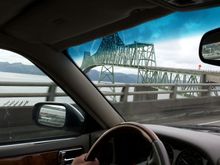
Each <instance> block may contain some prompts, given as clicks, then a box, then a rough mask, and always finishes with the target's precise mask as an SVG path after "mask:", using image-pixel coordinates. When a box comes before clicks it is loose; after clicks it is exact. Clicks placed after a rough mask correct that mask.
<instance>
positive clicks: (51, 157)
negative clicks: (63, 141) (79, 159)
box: [0, 151, 58, 165]
mask: <svg viewBox="0 0 220 165" xmlns="http://www.w3.org/2000/svg"><path fill="white" fill-rule="evenodd" d="M0 164H2V165H3V164H4V165H30V164H31V165H39V164H40V165H49V164H53V165H58V152H57V151H51V152H44V153H37V154H33V155H24V156H19V157H14V158H5V159H0Z"/></svg>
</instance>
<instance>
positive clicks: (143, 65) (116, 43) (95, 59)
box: [81, 33, 220, 84]
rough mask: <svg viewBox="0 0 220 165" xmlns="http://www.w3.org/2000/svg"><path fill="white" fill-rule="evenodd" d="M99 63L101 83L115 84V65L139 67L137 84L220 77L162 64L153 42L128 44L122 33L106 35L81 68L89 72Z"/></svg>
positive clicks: (187, 81) (189, 81)
mask: <svg viewBox="0 0 220 165" xmlns="http://www.w3.org/2000/svg"><path fill="white" fill-rule="evenodd" d="M96 66H101V72H100V77H99V82H104V81H110V82H112V83H113V84H114V83H115V73H114V71H115V69H114V67H115V66H119V67H130V68H136V69H137V70H138V76H137V83H170V84H179V83H187V84H189V83H206V82H207V80H206V78H205V77H206V75H214V76H220V73H219V72H208V71H201V70H190V69H177V68H165V67H159V66H157V62H156V55H155V50H154V45H153V44H149V43H140V42H134V43H132V44H128V45H125V44H124V43H123V41H122V40H121V38H120V37H119V35H118V33H115V34H112V35H109V36H106V37H104V38H103V39H102V41H101V44H100V46H99V48H98V49H97V51H96V53H94V54H93V55H91V54H90V52H84V58H83V62H82V65H81V69H82V70H83V71H84V72H88V71H89V70H90V69H92V68H94V67H96Z"/></svg>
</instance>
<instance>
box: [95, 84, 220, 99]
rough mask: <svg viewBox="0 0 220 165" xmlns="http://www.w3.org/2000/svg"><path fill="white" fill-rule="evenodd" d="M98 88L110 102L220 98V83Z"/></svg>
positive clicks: (105, 85) (129, 85)
mask: <svg viewBox="0 0 220 165" xmlns="http://www.w3.org/2000/svg"><path fill="white" fill-rule="evenodd" d="M97 86H98V88H99V89H100V90H101V91H102V93H103V94H104V95H105V96H106V97H107V98H108V99H109V100H110V101H115V102H136V101H149V100H163V99H185V98H195V97H215V96H220V83H200V84H98V85H97Z"/></svg>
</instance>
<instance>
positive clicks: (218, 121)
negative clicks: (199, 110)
mask: <svg viewBox="0 0 220 165" xmlns="http://www.w3.org/2000/svg"><path fill="white" fill-rule="evenodd" d="M215 123H220V120H216V121H211V122H206V123H200V124H198V125H209V124H215Z"/></svg>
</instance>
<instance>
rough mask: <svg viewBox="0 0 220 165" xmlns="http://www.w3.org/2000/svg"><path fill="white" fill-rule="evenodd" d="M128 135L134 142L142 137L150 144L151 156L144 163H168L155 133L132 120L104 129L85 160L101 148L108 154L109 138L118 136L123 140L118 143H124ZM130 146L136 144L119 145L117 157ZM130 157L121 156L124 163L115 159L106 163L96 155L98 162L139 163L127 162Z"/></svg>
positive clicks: (139, 147)
mask: <svg viewBox="0 0 220 165" xmlns="http://www.w3.org/2000/svg"><path fill="white" fill-rule="evenodd" d="M122 132H123V133H122ZM124 135H126V137H124ZM130 135H132V137H135V138H133V142H134V143H135V142H136V141H141V140H140V139H143V141H145V142H147V143H148V144H150V146H151V147H150V148H151V149H150V150H151V151H148V153H151V154H150V155H151V156H150V159H149V158H145V160H147V162H146V163H145V164H152V165H170V160H169V157H168V154H167V151H166V149H165V147H164V145H163V143H162V142H161V141H160V139H159V138H158V137H157V135H156V134H155V133H154V132H153V131H152V130H150V129H148V128H146V127H144V126H142V125H141V124H138V123H134V122H125V123H122V124H119V125H117V126H115V127H113V128H111V129H109V130H108V131H106V132H105V133H104V134H103V135H102V136H101V137H100V138H99V139H98V140H97V141H96V142H95V143H94V144H93V146H92V147H91V149H90V150H89V152H88V154H87V155H86V161H92V160H94V159H95V158H96V157H98V155H100V150H102V151H101V153H102V152H103V149H104V150H107V151H105V152H108V154H110V153H109V152H111V151H110V150H109V148H108V147H107V146H108V145H106V144H107V142H108V141H112V140H111V139H113V141H114V140H115V139H114V138H116V137H120V138H122V139H123V140H121V141H120V142H119V143H121V142H122V143H124V141H128V140H129V138H130V137H129V136H130ZM134 139H135V140H134ZM130 141H131V140H130ZM143 143H144V142H141V144H140V145H138V149H137V150H136V151H134V152H133V154H135V152H137V151H138V150H141V147H142V146H144V144H143ZM117 145H120V144H117ZM130 146H137V145H136V144H134V145H132V143H129V144H125V145H124V146H123V149H121V148H122V147H120V152H119V154H118V155H119V156H118V157H121V156H122V154H124V152H127V150H129V149H130V148H129V147H130ZM124 148H125V149H124ZM136 148H137V147H136ZM144 150H146V148H145V149H144ZM144 150H143V151H144ZM148 150H149V148H148ZM143 151H141V152H143ZM112 152H114V150H112ZM144 152H147V151H144ZM123 156H124V155H123ZM123 156H122V157H123ZM130 157H132V156H131V155H129V156H128V155H127V156H124V157H123V159H124V160H123V161H124V163H123V162H121V163H117V161H116V162H111V163H106V160H105V159H103V158H100V157H98V159H99V161H100V159H101V161H100V164H130V165H133V164H137V163H139V162H128V161H127V159H129V161H130ZM148 157H149V155H148ZM125 162H126V163H125Z"/></svg>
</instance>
